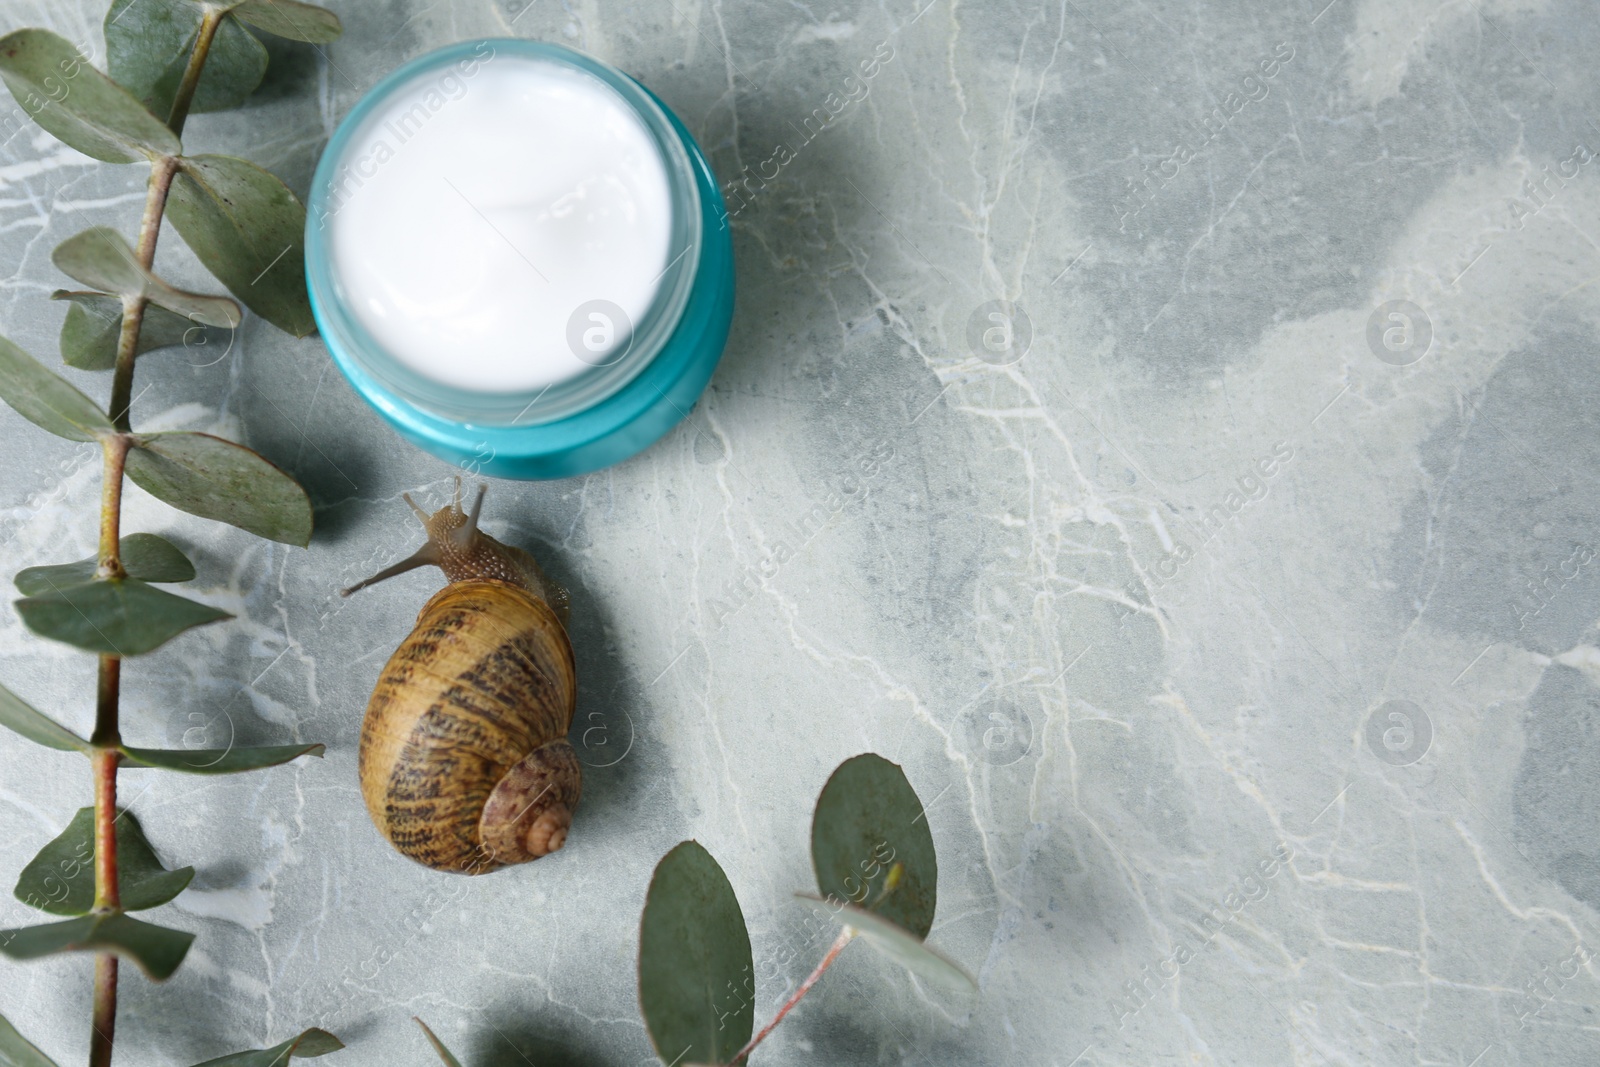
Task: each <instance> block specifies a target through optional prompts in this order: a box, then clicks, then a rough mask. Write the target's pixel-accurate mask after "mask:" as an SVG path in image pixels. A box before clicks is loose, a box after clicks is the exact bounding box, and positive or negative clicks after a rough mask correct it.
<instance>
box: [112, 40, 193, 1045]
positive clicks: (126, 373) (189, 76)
mask: <svg viewBox="0 0 1600 1067" xmlns="http://www.w3.org/2000/svg"><path fill="white" fill-rule="evenodd" d="M221 20H222V16H221V15H220V14H219V13H216V12H213V11H211V10H210V9H207V11H206V14H205V18H204V22H203V24H202V26H201V30H200V35H199V37H198V38H196V40H195V47H194V51H193V53H191V54H190V56H189V65H188V67H187V69H185V71H184V75H183V83H182V85H180V86H179V87H178V95H177V98H176V99H175V100H174V101H173V105H172V119H171V121H170V122H169V123H168V125H169V126H171V127H172V130H173V132H174V133H178V132H181V130H182V127H183V123H184V120H185V119H186V118H187V117H188V114H189V107H190V105H191V104H192V103H193V102H194V93H195V89H196V88H197V87H198V86H199V84H200V74H201V72H202V71H203V70H204V69H205V65H206V57H207V56H208V55H209V54H210V51H211V43H212V41H214V40H215V39H216V34H217V26H218V25H219V24H220V23H221ZM177 171H178V161H177V159H176V158H174V157H172V156H163V157H161V158H160V159H158V160H156V161H155V162H154V163H152V164H151V166H150V180H149V183H148V186H147V192H146V195H145V205H144V217H143V219H141V220H140V223H139V245H138V248H137V249H136V250H135V253H134V254H135V256H136V257H137V259H138V262H139V265H140V266H141V267H143V268H144V269H145V270H149V269H150V268H151V267H153V266H154V265H155V259H156V242H157V240H158V239H159V238H160V236H161V220H162V216H163V215H164V214H165V213H166V207H167V196H168V194H169V193H170V192H171V191H172V179H173V176H174V175H175V174H176V173H177ZM148 306H149V301H148V300H147V299H146V298H145V297H143V296H137V297H124V298H123V302H122V308H123V311H122V330H121V334H120V336H119V337H118V340H117V365H116V368H115V371H114V374H113V377H112V379H111V404H110V413H111V417H112V423H113V425H115V426H116V428H117V430H118V431H119V432H118V433H117V434H115V435H114V436H110V437H107V438H105V439H104V444H103V452H104V455H105V467H104V474H103V475H102V477H101V498H100V499H101V503H100V566H99V568H98V573H100V574H101V575H104V576H105V577H107V578H120V577H122V576H123V575H124V573H125V572H124V569H123V566H122V558H121V547H120V546H121V536H120V534H121V529H122V479H123V477H124V474H125V472H126V468H127V459H128V445H129V440H128V437H127V434H128V433H129V432H130V431H131V430H132V424H131V422H130V415H131V412H130V410H129V409H130V408H131V407H132V406H133V367H134V359H135V357H136V356H137V355H138V352H139V333H140V330H141V329H142V328H143V326H144V312H145V308H146V307H148ZM121 678H122V657H120V656H101V657H100V686H99V696H98V700H97V701H96V710H95V730H94V736H93V737H92V738H91V739H90V743H91V744H92V745H94V746H95V751H94V755H93V756H92V757H91V766H92V768H93V772H94V845H95V852H94V854H95V867H94V910H95V911H96V912H98V913H102V914H113V913H116V912H119V911H121V910H122V893H121V886H120V884H119V881H118V878H117V825H116V824H117V767H118V766H119V765H120V763H121V762H122V752H121V745H122V730H121V724H120V722H119V721H118V720H119V702H120V697H121ZM91 1026H92V1030H91V1033H90V1039H89V1067H110V1064H111V1053H112V1040H113V1035H114V1034H115V1032H116V1026H117V957H116V955H115V954H114V953H111V952H102V953H100V954H99V955H98V956H97V957H96V958H95V974H94V1015H93V1019H92V1022H91Z"/></svg>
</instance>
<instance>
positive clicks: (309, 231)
mask: <svg viewBox="0 0 1600 1067" xmlns="http://www.w3.org/2000/svg"><path fill="white" fill-rule="evenodd" d="M486 50H488V53H489V54H490V55H492V56H496V57H498V56H502V55H507V56H511V57H516V58H526V59H532V60H538V61H543V62H546V63H554V64H558V65H560V66H562V67H564V68H566V69H568V70H570V71H573V72H577V73H579V74H581V75H585V76H587V77H591V78H593V79H595V80H596V81H598V82H599V83H600V85H601V86H603V87H604V89H605V90H607V91H609V92H611V93H614V94H615V96H616V97H617V98H618V99H620V100H621V101H622V102H623V103H624V104H625V105H626V107H627V108H628V110H630V111H631V112H632V113H633V114H634V115H636V116H637V117H638V119H639V121H640V122H641V124H642V125H643V127H644V129H645V130H646V131H647V133H648V135H649V138H650V140H651V141H652V142H653V143H654V145H655V146H656V148H657V149H658V150H659V151H660V158H661V162H662V164H663V167H664V168H665V171H666V174H667V181H668V187H669V197H670V201H671V211H672V218H671V238H670V248H669V252H668V260H669V265H668V268H667V270H666V271H665V272H663V275H662V277H661V280H660V282H659V283H658V289H657V292H656V294H655V297H654V300H653V302H652V304H651V306H650V308H649V309H648V311H647V312H646V313H645V314H644V315H643V316H641V318H640V320H639V321H638V322H637V323H635V324H633V327H632V330H631V334H630V336H629V339H628V341H627V343H626V345H623V346H619V347H622V348H623V349H624V351H623V354H622V355H620V356H615V355H612V356H608V358H607V359H606V360H605V361H604V364H603V365H596V366H594V368H593V369H591V370H587V371H584V372H583V373H581V374H579V375H577V376H576V377H573V378H570V379H567V380H565V381H561V382H558V383H556V384H554V385H551V386H546V387H545V388H544V389H542V390H539V391H538V392H537V393H531V394H526V395H523V394H515V395H508V394H500V393H494V394H491V393H474V392H469V391H466V390H462V389H458V388H454V387H451V386H448V385H444V384H441V383H439V382H435V381H433V380H431V379H428V378H426V377H423V376H422V375H420V374H418V373H417V372H415V371H414V370H412V369H411V368H409V367H407V366H406V365H405V364H403V363H401V362H400V361H399V360H397V359H396V358H394V356H392V355H391V354H390V353H388V352H386V351H385V350H384V348H383V346H382V345H381V344H379V343H378V341H377V340H376V339H375V338H374V337H373V336H372V334H371V333H370V332H369V331H368V330H367V329H366V328H365V327H364V326H363V325H362V324H361V322H360V321H359V320H358V318H357V317H356V316H355V315H354V314H352V313H351V309H350V307H349V301H348V299H347V298H346V296H345V293H344V292H343V288H342V285H341V282H340V278H339V275H338V271H337V269H336V266H335V263H334V258H333V249H332V241H331V238H330V233H329V220H330V218H331V217H332V215H333V213H334V212H336V211H337V210H338V208H339V205H340V200H339V198H340V195H341V185H343V188H344V189H345V190H348V189H349V187H350V185H349V183H350V181H351V174H350V168H352V167H354V166H356V164H357V163H359V162H361V161H358V160H353V159H352V158H350V157H351V150H352V143H353V142H357V141H358V139H359V137H360V136H361V134H362V131H363V130H364V128H365V127H366V125H367V124H368V123H369V122H371V121H374V116H375V115H377V114H381V112H382V111H383V110H384V108H385V105H386V104H387V103H388V102H389V101H390V100H391V99H392V98H393V97H394V96H395V95H396V94H397V93H401V92H404V91H406V90H408V89H409V88H412V87H414V86H415V84H416V82H417V80H418V79H419V78H424V77H428V76H430V75H435V74H440V75H442V74H446V73H448V72H449V71H450V70H451V69H453V68H458V66H459V65H461V64H466V63H470V62H472V61H473V60H480V61H481V60H482V59H483V56H484V54H485V51H486ZM490 61H491V62H492V60H490ZM516 135H517V131H515V130H507V131H506V136H508V137H514V136H516ZM552 150H553V151H556V150H559V146H552ZM394 224H395V225H396V226H404V225H406V220H405V219H395V220H394ZM306 280H307V284H308V286H309V288H310V293H311V307H312V311H313V312H314V313H315V315H316V320H317V325H318V327H319V329H320V330H321V333H322V338H323V342H324V343H325V344H326V345H327V348H328V352H329V354H330V355H331V356H332V357H333V360H334V362H335V363H336V364H337V365H338V367H339V370H340V371H341V372H342V373H343V374H344V376H345V378H346V379H348V380H349V382H350V384H351V385H352V386H354V387H355V390H356V392H357V393H359V394H360V395H361V396H362V397H363V398H364V399H365V400H366V401H367V402H368V403H370V404H371V405H372V406H373V407H374V408H376V409H377V410H378V412H379V413H380V414H382V415H383V417H384V418H385V419H386V420H388V422H389V423H390V424H391V425H393V426H394V428H395V429H396V430H398V431H399V432H400V434H401V435H402V436H403V437H405V438H406V439H407V440H409V441H411V442H412V443H413V444H415V445H417V446H418V447H420V448H422V449H425V450H426V451H428V452H431V453H433V454H434V455H436V456H439V457H440V458H442V459H445V460H448V461H449V462H451V463H455V464H457V465H459V466H461V467H463V468H464V469H467V470H469V471H471V472H473V473H479V472H481V473H484V474H490V475H495V476H497V477H501V478H524V479H537V478H566V477H571V476H573V475H579V474H586V473H588V472H590V471H594V470H598V469H600V468H602V467H608V466H610V465H612V464H614V463H618V462H621V461H622V460H624V459H627V458H628V457H630V456H632V455H635V454H636V453H638V452H640V451H642V450H643V449H645V448H646V447H648V446H649V445H650V444H652V443H653V442H655V441H656V440H657V439H659V438H660V437H661V436H662V435H663V434H665V433H666V432H667V431H668V430H670V429H671V428H672V427H673V426H675V425H677V423H678V422H680V421H681V420H683V419H684V418H685V417H687V415H688V413H689V410H690V409H691V408H692V407H694V405H695V402H696V401H697V400H698V399H699V397H700V394H701V392H703V391H704V389H705V387H706V383H707V382H709V381H710V379H711V373H712V371H713V370H715V369H716V365H717V362H718V360H719V359H721V357H722V350H723V347H724V345H725V344H726V343H727V338H728V327H729V323H730V322H731V321H732V318H733V242H732V235H731V233H730V231H729V229H728V225H727V209H726V207H725V206H724V203H723V199H722V194H721V192H720V191H719V190H718V188H717V183H716V179H715V177H714V176H713V175H712V173H711V167H710V165H709V164H708V163H707V162H706V158H705V156H704V154H703V153H702V152H701V151H700V148H699V146H698V145H696V144H695V142H694V138H693V137H691V136H690V134H689V131H688V130H686V129H685V128H684V126H683V124H682V123H681V122H679V121H678V118H677V116H675V115H674V114H673V113H672V112H671V111H670V110H669V109H668V108H667V107H666V105H664V104H663V103H661V101H660V100H659V99H657V98H656V96H655V95H654V94H653V93H651V92H650V90H648V89H646V88H645V87H644V86H643V85H641V84H639V83H638V82H637V81H635V80H634V79H633V78H631V77H629V76H628V75H626V74H624V73H622V72H621V71H619V70H617V69H616V68H614V67H612V66H610V65H608V64H605V63H602V62H600V61H599V60H596V59H594V58H593V57H590V56H586V55H584V54H582V53H580V52H575V51H573V50H572V49H569V48H563V47H561V46H559V45H553V44H546V43H543V42H538V41H527V40H519V39H513V38H506V39H498V38H496V39H489V40H484V41H464V42H462V43H460V44H454V45H450V46H449V47H446V48H442V49H440V50H438V51H436V52H431V53H429V54H427V55H424V56H421V57H419V58H417V59H414V60H412V61H411V62H409V63H407V64H405V65H404V66H402V67H401V68H400V69H398V70H396V71H395V72H394V73H392V74H390V75H389V76H388V77H386V78H384V79H383V80H382V81H381V82H379V83H378V84H377V86H375V87H374V88H373V89H372V90H371V91H370V92H369V93H367V95H366V96H365V97H363V98H362V99H361V101H360V102H359V103H357V104H356V106H355V108H354V109H353V110H352V111H351V112H350V114H349V115H347V116H346V117H345V119H344V121H343V122H341V123H340V124H339V128H338V129H337V130H336V131H335V132H334V135H333V138H332V140H331V141H329V143H328V147H327V150H326V151H325V152H324V153H323V156H322V161H321V162H320V164H319V165H318V166H317V172H316V177H315V178H314V180H313V184H312V191H311V199H310V203H309V204H308V216H307V221H306Z"/></svg>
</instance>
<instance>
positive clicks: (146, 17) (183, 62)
mask: <svg viewBox="0 0 1600 1067" xmlns="http://www.w3.org/2000/svg"><path fill="white" fill-rule="evenodd" d="M216 6H221V5H216ZM203 7H204V5H203V4H201V3H198V2H193V0H116V2H115V3H114V4H112V5H111V10H110V11H107V12H106V20H105V34H106V61H107V64H106V65H107V66H108V67H109V68H110V70H111V76H112V77H113V78H115V79H116V80H117V81H118V82H120V83H121V84H123V85H125V86H127V87H128V89H129V91H130V92H132V93H133V95H134V96H136V97H138V98H139V100H140V101H141V102H142V103H143V104H144V106H145V107H147V108H149V109H150V110H151V111H152V112H154V113H155V114H156V115H158V116H160V117H161V118H162V119H163V120H165V119H166V118H168V117H169V116H170V115H171V114H172V101H173V99H174V98H175V97H176V96H177V95H178V86H179V85H180V84H181V83H182V81H183V73H184V71H185V70H186V69H187V68H188V66H189V56H190V54H191V53H193V52H194V46H195V42H196V41H198V40H199V37H200V22H201V20H202V18H203V17H204V14H205V13H204V10H203ZM266 73H267V49H266V47H265V46H264V45H263V44H262V43H261V42H260V41H258V40H256V38H255V36H254V35H253V34H251V32H250V31H249V30H247V29H245V28H244V27H243V26H242V25H240V24H239V23H238V22H237V21H235V20H234V19H231V18H225V19H223V20H222V24H221V25H220V26H218V27H217V34H216V36H215V37H214V38H212V42H211V50H210V51H209V52H207V53H206V65H205V70H204V71H203V72H202V73H201V75H200V84H199V85H198V86H196V87H195V93H194V102H193V103H192V104H191V105H190V108H189V110H190V112H191V113H199V112H202V111H226V110H228V109H230V108H235V107H238V106H239V105H240V104H242V103H244V102H245V100H246V99H247V98H248V97H249V96H250V94H251V93H253V92H255V91H256V87H257V86H259V85H260V84H261V79H262V78H263V77H265V76H266Z"/></svg>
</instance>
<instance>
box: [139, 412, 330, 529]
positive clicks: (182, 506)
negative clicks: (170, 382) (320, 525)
mask: <svg viewBox="0 0 1600 1067" xmlns="http://www.w3.org/2000/svg"><path fill="white" fill-rule="evenodd" d="M134 445H135V446H136V447H134V448H132V449H130V450H129V451H128V466H127V470H128V477H129V478H132V479H133V481H134V483H135V484H136V485H138V486H139V487H140V488H141V489H143V490H145V491H146V492H147V493H149V494H150V495H151V496H155V497H159V498H160V499H162V500H165V501H166V502H167V503H168V504H171V505H172V506H173V507H175V508H177V509H178V510H179V511H187V512H188V513H189V514H191V515H199V516H200V517H201V518H203V519H215V520H217V521H218V522H225V523H228V524H229V525H230V526H237V527H239V528H240V529H241V530H249V531H250V532H251V533H253V534H256V535H257V536H259V537H265V538H267V539H268V540H271V541H280V542H282V543H283V544H286V545H300V546H301V547H304V546H305V545H307V544H309V543H310V541H311V522H312V515H311V498H310V497H308V496H306V491H305V490H304V489H302V488H300V483H299V482H296V481H295V480H294V479H293V478H291V477H289V476H288V475H287V474H285V473H284V472H283V471H281V470H279V469H278V468H277V467H275V466H274V465H273V464H272V463H270V462H268V461H267V460H266V459H264V458H262V457H261V456H260V455H259V454H258V453H255V452H252V451H251V450H250V449H248V448H246V447H244V446H243V445H236V444H234V443H233V442H232V441H224V440H223V439H222V438H220V437H213V436H211V435H210V434H205V433H157V434H144V435H140V436H139V437H136V438H135V439H134Z"/></svg>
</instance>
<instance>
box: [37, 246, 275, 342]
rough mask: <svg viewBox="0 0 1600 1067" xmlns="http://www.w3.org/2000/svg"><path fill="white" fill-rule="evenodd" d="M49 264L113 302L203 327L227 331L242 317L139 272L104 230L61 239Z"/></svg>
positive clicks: (218, 300)
mask: <svg viewBox="0 0 1600 1067" xmlns="http://www.w3.org/2000/svg"><path fill="white" fill-rule="evenodd" d="M50 258H51V259H52V260H53V261H54V263H55V265H56V269H57V270H59V271H61V272H62V273H63V274H66V275H68V276H69V277H72V278H75V279H77V280H78V281H80V282H82V283H83V284H85V285H92V286H94V287H95V288H96V289H103V290H105V291H106V292H108V293H115V294H117V295H118V296H142V297H145V298H146V299H148V300H150V301H152V302H154V303H156V304H159V305H160V306H161V307H164V308H166V309H167V310H168V311H171V312H175V313H176V314H178V315H181V316H183V317H184V318H187V319H193V320H194V321H195V322H198V323H202V324H203V325H206V326H222V327H227V328H229V329H232V328H233V327H235V326H238V325H239V323H240V321H241V320H242V319H243V317H244V316H243V313H242V312H240V310H239V305H238V304H236V303H234V302H233V301H232V300H229V299H228V298H227V297H225V296H206V295H205V294H203V293H191V292H187V291H185V290H183V289H178V288H175V287H173V286H171V285H168V284H167V283H166V282H164V281H162V280H161V279H160V278H158V277H156V276H155V275H154V274H152V273H151V272H150V271H149V270H147V269H145V267H144V265H143V264H141V263H140V262H139V260H138V259H137V258H136V257H135V255H134V251H133V246H132V245H130V244H128V241H127V238H125V237H123V236H122V234H120V233H118V232H117V231H116V230H113V229H111V228H110V227H107V226H96V227H95V228H94V229H91V230H84V231H83V232H82V233H80V234H76V235H74V236H72V237H69V238H67V239H66V240H65V241H63V242H61V244H60V245H58V246H56V250H55V252H54V253H53V254H52V255H51V257H50Z"/></svg>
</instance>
